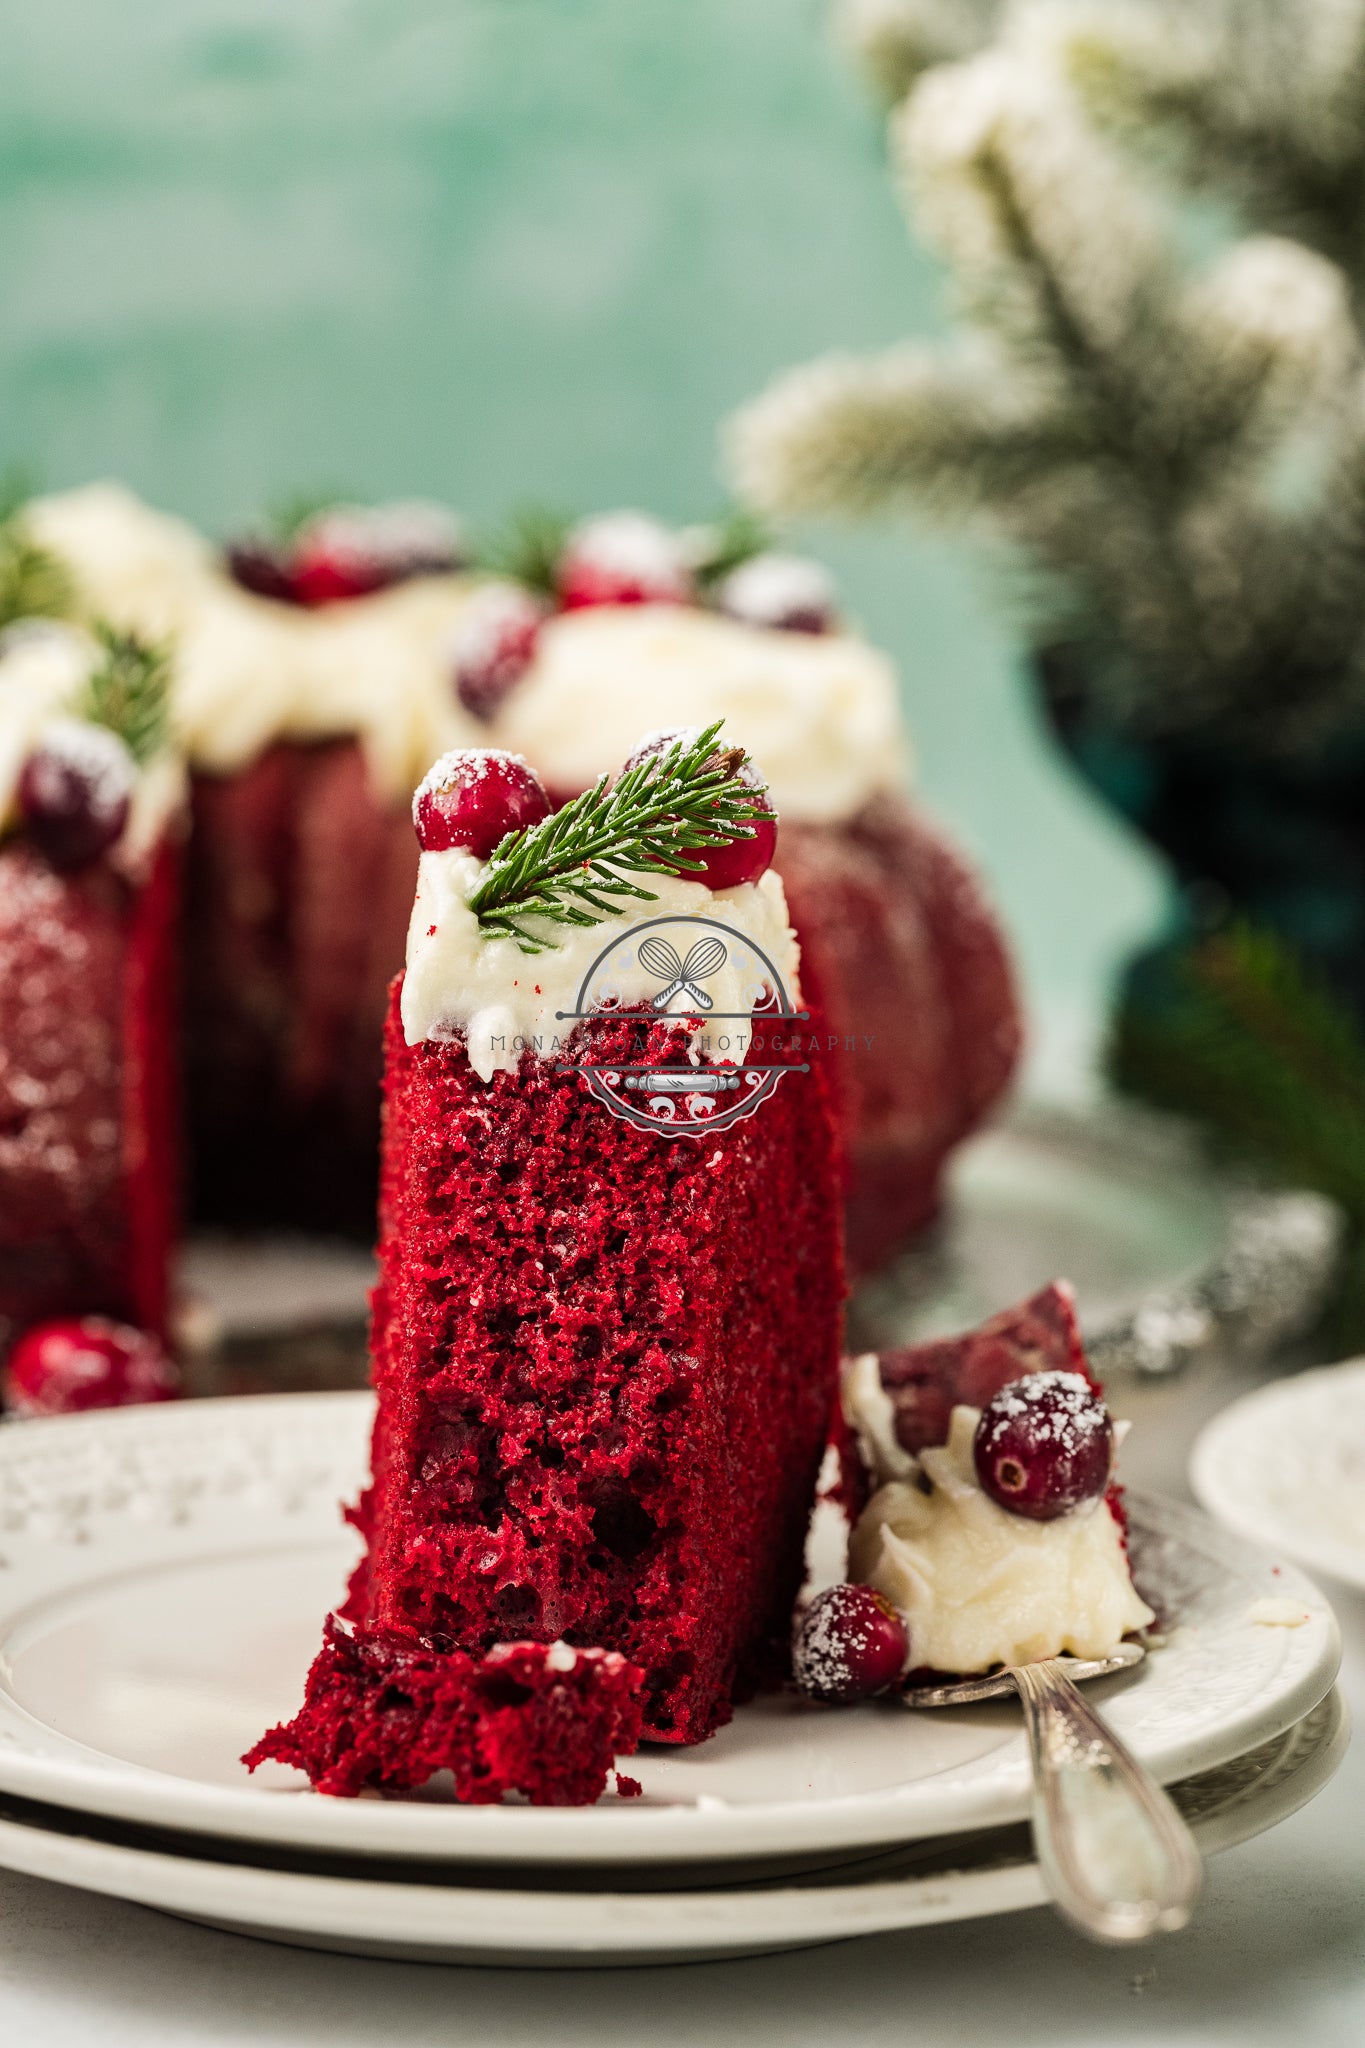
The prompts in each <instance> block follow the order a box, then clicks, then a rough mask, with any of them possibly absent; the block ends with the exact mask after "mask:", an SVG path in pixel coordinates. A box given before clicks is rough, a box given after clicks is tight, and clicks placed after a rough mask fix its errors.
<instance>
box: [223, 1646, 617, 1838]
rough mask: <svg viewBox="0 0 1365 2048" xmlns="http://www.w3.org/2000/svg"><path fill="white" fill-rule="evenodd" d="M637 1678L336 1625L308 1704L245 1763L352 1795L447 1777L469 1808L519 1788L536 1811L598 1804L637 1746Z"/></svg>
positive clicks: (542, 1653) (610, 1664) (532, 1651)
mask: <svg viewBox="0 0 1365 2048" xmlns="http://www.w3.org/2000/svg"><path fill="white" fill-rule="evenodd" d="M641 1676H642V1674H641V1673H640V1671H639V1670H638V1668H637V1667H636V1666H635V1665H633V1664H631V1663H629V1662H628V1661H627V1659H626V1658H624V1657H621V1656H618V1655H616V1654H615V1653H613V1652H612V1651H607V1650H573V1649H570V1648H569V1647H568V1646H567V1645H566V1644H564V1643H551V1644H548V1645H547V1644H544V1643H520V1642H519V1643H502V1644H499V1645H498V1646H497V1647H496V1648H494V1649H492V1650H490V1651H489V1652H488V1653H487V1655H485V1656H481V1657H478V1656H475V1657H471V1656H466V1655H465V1654H464V1653H463V1652H461V1651H458V1650H454V1651H448V1652H445V1653H439V1652H436V1651H433V1650H427V1649H423V1648H422V1647H421V1646H420V1645H418V1644H414V1643H413V1642H412V1641H411V1640H408V1639H404V1638H401V1637H395V1636H391V1635H387V1634H384V1633H382V1632H376V1631H365V1630H358V1631H357V1632H356V1633H355V1634H354V1635H352V1634H349V1633H348V1632H347V1630H346V1629H345V1628H343V1627H342V1626H341V1625H340V1624H339V1623H338V1622H337V1621H336V1620H331V1621H329V1622H328V1624H327V1630H326V1634H325V1637H324V1640H323V1645H322V1648H321V1650H320V1651H319V1652H318V1655H317V1657H316V1659H315V1660H314V1663H313V1668H312V1670H311V1671H310V1672H309V1674H308V1681H307V1686H306V1689H305V1694H304V1703H303V1706H302V1707H301V1709H300V1710H299V1712H298V1713H297V1714H296V1715H295V1717H294V1719H293V1720H292V1721H289V1722H286V1723H284V1724H283V1725H282V1726H280V1727H277V1728H272V1729H271V1730H270V1731H269V1733H268V1734H266V1735H264V1736H262V1738H261V1740H260V1741H259V1742H258V1743H257V1744H256V1745H255V1747H254V1748H253V1749H250V1750H248V1752H247V1754H246V1755H245V1756H244V1757H243V1759H242V1761H243V1763H244V1764H246V1766H247V1767H248V1769H249V1770H253V1771H254V1770H255V1769H256V1767H257V1765H258V1764H262V1763H265V1762H266V1761H267V1760H270V1761H273V1762H275V1763H282V1764H290V1765H292V1766H293V1767H294V1769H296V1770H300V1771H304V1772H305V1773H306V1774H307V1776H308V1778H309V1779H310V1781H311V1782H312V1783H313V1785H314V1786H316V1788H317V1790H318V1791H319V1792H328V1793H331V1794H333V1795H334V1796H335V1797H339V1798H344V1799H353V1798H355V1797H356V1796H357V1794H359V1793H361V1792H364V1791H366V1790H368V1789H370V1788H377V1789H378V1790H380V1791H385V1792H406V1791H411V1790H412V1789H413V1788H414V1787H415V1786H418V1785H424V1784H425V1783H426V1782H427V1780H428V1779H429V1778H431V1777H434V1776H435V1774H436V1772H438V1771H450V1772H451V1773H452V1775H453V1777H454V1780H455V1796H456V1798H457V1799H459V1800H460V1801H462V1802H463V1803H465V1804H468V1805H482V1806H487V1805H492V1804H493V1803H495V1802H496V1801H497V1800H500V1799H502V1798H503V1797H504V1795H505V1794H507V1793H509V1792H518V1793H520V1794H521V1795H522V1797H523V1798H526V1799H529V1800H530V1801H531V1802H532V1804H533V1805H536V1806H590V1805H591V1804H592V1803H593V1801H594V1800H595V1799H599V1798H600V1797H601V1795H602V1793H603V1792H604V1791H605V1790H606V1786H607V1776H608V1773H609V1771H610V1770H611V1767H612V1762H613V1759H614V1758H616V1757H618V1756H627V1755H629V1754H630V1753H631V1751H633V1750H634V1748H635V1746H636V1743H637V1741H638V1739H639V1732H640V1698H639V1688H640V1680H641ZM626 1782H628V1783H629V1782H633V1781H630V1780H627V1781H626ZM637 1789H638V1788H637Z"/></svg>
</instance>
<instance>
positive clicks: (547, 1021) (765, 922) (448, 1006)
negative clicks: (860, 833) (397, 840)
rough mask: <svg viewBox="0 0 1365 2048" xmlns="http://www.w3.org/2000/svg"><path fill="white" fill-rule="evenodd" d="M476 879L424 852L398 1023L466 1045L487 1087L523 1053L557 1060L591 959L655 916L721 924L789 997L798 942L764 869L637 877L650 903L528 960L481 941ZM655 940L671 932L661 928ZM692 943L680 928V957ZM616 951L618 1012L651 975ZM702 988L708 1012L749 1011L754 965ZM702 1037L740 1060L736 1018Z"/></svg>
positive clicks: (778, 888) (474, 863)
mask: <svg viewBox="0 0 1365 2048" xmlns="http://www.w3.org/2000/svg"><path fill="white" fill-rule="evenodd" d="M483 875H484V863H483V862H482V861H480V860H477V859H476V858H475V856H474V855H473V854H472V853H468V852H466V851H464V850H462V849H459V848H452V849H451V850H450V851H448V852H445V853H424V854H423V855H422V859H421V863H420V865H419V869H418V877H417V897H416V900H415V902H414V904H413V909H412V923H411V925H410V926H409V929H408V958H407V972H406V974H405V976H404V980H403V996H402V1015H403V1031H404V1035H405V1037H406V1038H407V1041H408V1044H409V1045H416V1044H417V1043H419V1042H420V1041H421V1040H423V1039H445V1040H450V1039H454V1038H460V1037H462V1038H464V1039H465V1041H466V1043H467V1045H468V1048H469V1059H470V1064H471V1066H472V1067H473V1068H474V1071H475V1072H476V1073H477V1074H478V1075H479V1076H480V1077H481V1079H483V1080H485V1081H487V1080H489V1079H491V1077H492V1075H493V1074H494V1073H496V1072H498V1071H499V1070H502V1071H504V1072H510V1071H512V1070H513V1069H515V1067H516V1066H517V1064H518V1062H519V1060H520V1058H521V1055H522V1052H523V1051H524V1050H526V1049H528V1048H529V1049H531V1050H533V1051H537V1052H539V1053H540V1054H541V1056H542V1057H545V1058H554V1057H556V1056H557V1054H558V1052H559V1050H560V1048H561V1047H562V1046H563V1045H564V1044H565V1042H566V1041H567V1039H568V1037H569V1035H570V1033H571V1032H572V1031H573V1029H574V1019H573V1017H572V1016H571V1015H567V1014H565V1013H570V1012H573V1011H575V1010H576V1009H577V1008H578V997H579V991H580V989H581V988H582V986H583V983H584V979H585V977H586V976H587V975H588V974H589V972H590V970H591V968H592V966H593V963H594V962H595V961H596V960H597V959H598V957H599V956H600V955H601V954H602V953H603V952H604V951H605V950H606V949H607V948H608V947H610V946H611V945H612V943H613V941H614V940H617V939H619V938H620V937H621V936H622V934H623V933H625V932H628V931H629V930H630V929H631V927H632V926H635V925H640V924H643V923H646V922H649V921H651V920H653V919H656V918H661V917H684V918H686V917H693V918H694V917H705V918H710V919H712V920H713V921H714V922H716V923H718V924H721V925H725V926H728V927H729V928H730V929H731V930H732V931H734V932H735V933H736V934H737V935H738V936H739V937H740V938H743V939H747V940H748V941H750V942H751V943H752V944H753V945H754V946H756V947H758V948H760V949H761V950H762V952H763V953H764V954H766V955H767V957H768V958H769V959H770V960H771V961H772V963H773V965H774V967H775V968H776V970H777V972H778V974H779V975H780V976H781V978H782V982H783V986H784V988H785V991H786V994H787V996H788V998H789V999H790V1001H791V1002H792V1003H795V1002H796V1001H797V998H798V991H799V956H798V953H797V946H796V938H795V934H794V933H793V932H792V929H791V925H790V924H789V922H788V919H787V900H786V897H785V896H784V895H783V893H782V884H781V882H780V881H779V880H778V878H777V876H776V875H775V874H773V873H772V872H771V871H769V872H768V873H767V874H765V875H763V876H761V877H760V879H759V880H758V881H757V882H756V883H745V884H743V885H742V886H741V887H739V888H737V889H720V890H711V889H708V888H706V887H705V885H704V884H703V883H701V882H688V881H684V880H682V879H681V878H679V877H677V876H673V875H659V876H657V877H637V878H636V879H638V880H640V881H641V883H642V886H645V887H647V888H649V889H650V890H651V891H652V892H653V894H654V897H655V901H654V902H652V903H631V904H629V905H628V907H627V908H626V909H625V910H623V911H622V913H621V914H620V915H619V916H616V917H611V918H606V919H604V920H603V922H602V923H601V924H595V925H589V926H585V927H581V928H580V927H575V926H565V927H562V928H557V929H556V933H555V935H556V937H557V938H558V939H560V940H561V943H559V944H557V945H556V946H554V947H553V948H551V950H550V951H548V952H544V953H535V954H527V953H523V952H522V951H521V949H520V947H519V946H518V945H517V943H516V941H515V940H514V939H510V938H485V937H484V936H483V934H482V932H481V930H480V927H479V924H478V920H477V919H476V918H475V916H474V913H473V912H472V911H471V910H470V908H469V899H470V897H471V896H472V895H473V893H474V891H475V889H477V887H478V885H479V883H480V881H481V880H482V879H483ZM663 935H664V936H665V937H667V936H668V935H669V934H668V932H667V929H666V928H665V930H664V933H663ZM696 935H697V934H696V932H695V930H693V931H691V933H690V934H689V932H688V928H687V927H685V926H684V927H680V928H679V936H680V937H681V939H682V944H683V947H684V949H685V947H686V945H687V943H688V939H689V936H690V937H693V938H695V937H696ZM622 950H623V959H622V961H621V962H620V963H618V962H617V961H616V960H615V959H613V968H612V974H611V986H612V988H613V990H614V992H615V993H616V994H617V996H618V997H619V999H620V1001H621V1002H622V1003H625V1004H629V1003H636V1002H647V1001H650V1000H652V999H653V997H654V996H655V995H657V994H658V993H659V980H658V977H657V976H656V975H654V974H653V973H651V972H650V970H649V969H648V968H646V967H644V966H642V965H641V964H640V963H639V962H638V961H637V960H636V959H635V955H634V949H633V948H630V949H622ZM734 950H737V951H740V952H742V951H743V949H734ZM706 992H707V993H708V994H709V995H710V996H711V998H712V1002H713V1006H714V1008H715V1009H716V1010H717V1011H718V1012H727V1011H728V1012H740V1011H744V1012H747V1011H749V1010H750V1009H751V1008H752V1005H753V1001H754V997H755V991H754V985H753V973H752V969H750V970H749V971H748V972H746V971H745V969H744V967H743V965H742V962H739V961H736V960H735V959H734V958H733V957H731V958H730V959H728V960H727V961H726V963H725V965H724V966H723V967H722V968H721V969H720V970H719V971H717V972H716V973H714V974H710V975H708V976H707V979H706ZM669 1009H670V1011H672V1012H676V1013H686V1012H687V1011H688V1009H689V1004H688V1000H687V998H686V996H685V995H681V994H680V995H679V996H678V997H677V998H676V999H675V1000H674V1001H673V1002H672V1003H670V1005H669ZM703 1030H704V1031H705V1032H706V1033H707V1035H708V1036H709V1037H711V1038H712V1039H713V1040H715V1041H716V1042H717V1043H718V1041H719V1036H720V1035H721V1033H722V1031H723V1033H724V1035H726V1036H728V1037H729V1038H730V1039H731V1040H732V1041H733V1043H732V1046H731V1048H730V1049H729V1050H728V1052H726V1051H722V1052H721V1053H720V1054H719V1056H720V1057H722V1058H724V1057H730V1058H733V1059H734V1060H736V1061H737V1062H738V1061H739V1060H741V1059H742V1058H743V1053H744V1046H745V1043H747V1032H746V1027H745V1025H744V1024H743V1022H742V1021H741V1020H739V1019H738V1018H732V1019H730V1020H728V1021H727V1022H726V1023H725V1025H724V1026H723V1027H722V1026H721V1025H719V1024H717V1025H714V1026H709V1027H703Z"/></svg>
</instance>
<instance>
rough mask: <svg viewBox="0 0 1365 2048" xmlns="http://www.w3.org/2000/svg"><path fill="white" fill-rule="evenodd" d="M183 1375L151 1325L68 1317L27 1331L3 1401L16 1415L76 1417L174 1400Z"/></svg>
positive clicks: (8, 1369) (8, 1371)
mask: <svg viewBox="0 0 1365 2048" xmlns="http://www.w3.org/2000/svg"><path fill="white" fill-rule="evenodd" d="M179 1392H180V1375H179V1373H178V1372H177V1371H176V1368H175V1365H174V1363H173V1361H172V1360H171V1359H170V1357H169V1356H168V1355H167V1353H166V1350H165V1347H164V1346H163V1345H162V1344H161V1343H160V1342H159V1340H158V1339H157V1338H155V1337H153V1336H152V1335H151V1334H150V1333H149V1332H148V1331H146V1330H135V1329H133V1328H132V1327H131V1325H129V1324H128V1323H116V1322H111V1321H110V1319H109V1318H108V1317H107V1316H79V1317H63V1318H61V1319H60V1320H58V1321H55V1322H50V1323H37V1324H35V1325H34V1327H33V1328H32V1329H30V1330H25V1332H24V1334H23V1336H22V1337H20V1338H19V1340H18V1342H17V1343H16V1344H15V1346H14V1349H13V1350H12V1351H11V1353H10V1355H9V1359H8V1361H7V1363H6V1366H5V1372H4V1394H5V1406H6V1407H7V1408H8V1409H10V1410H11V1412H12V1413H14V1414H15V1415H28V1416H33V1415H75V1414H78V1413H79V1412H80V1411H81V1410H83V1409H86V1408H128V1407H133V1406H135V1405H136V1404H138V1403H140V1402H143V1401H173V1400H174V1399H175V1398H176V1396H177V1395H178V1394H179Z"/></svg>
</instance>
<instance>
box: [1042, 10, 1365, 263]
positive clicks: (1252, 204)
mask: <svg viewBox="0 0 1365 2048" xmlns="http://www.w3.org/2000/svg"><path fill="white" fill-rule="evenodd" d="M1016 24H1017V33H1019V35H1020V39H1021V41H1023V42H1024V43H1026V44H1027V45H1028V46H1029V47H1030V48H1032V49H1033V50H1034V52H1035V55H1038V54H1042V53H1044V52H1046V53H1047V54H1049V55H1050V56H1051V57H1052V58H1053V60H1054V61H1055V63H1056V64H1057V66H1058V68H1059V70H1060V71H1061V72H1062V74H1063V75H1065V76H1066V78H1067V79H1068V80H1069V81H1070V83H1071V84H1072V85H1073V86H1074V88H1075V90H1076V91H1077V93H1078V94H1079V96H1080V98H1081V100H1082V102H1083V103H1084V104H1085V105H1086V107H1087V108H1088V109H1089V111H1090V112H1091V114H1092V115H1093V116H1094V117H1095V118H1096V119H1097V120H1099V121H1102V122H1104V123H1106V124H1107V125H1108V126H1110V127H1111V128H1112V129H1114V130H1115V132H1117V133H1119V134H1121V135H1122V136H1123V137H1124V138H1125V139H1126V140H1127V141H1128V142H1130V143H1135V144H1137V145H1138V146H1140V147H1141V148H1142V149H1144V150H1145V151H1147V152H1149V153H1150V152H1151V151H1152V150H1153V148H1154V147H1155V148H1156V149H1157V150H1159V151H1162V152H1164V153H1165V155H1166V157H1167V159H1170V158H1171V157H1173V158H1174V161H1175V163H1176V165H1177V167H1178V169H1179V171H1180V173H1181V174H1182V175H1183V177H1184V178H1185V179H1186V180H1187V181H1188V182H1189V183H1190V184H1191V185H1193V186H1195V187H1198V188H1201V189H1206V190H1215V191H1218V192H1220V193H1223V192H1228V193H1230V194H1231V195H1232V197H1233V198H1234V200H1235V201H1236V202H1237V203H1238V204H1239V205H1240V207H1241V208H1242V210H1243V212H1244V214H1245V216H1246V218H1247V219H1248V220H1249V221H1250V222H1252V223H1253V224H1255V225H1258V226H1265V227H1270V228H1274V229H1277V230H1281V231H1283V232H1285V233H1289V234H1294V235H1297V236H1299V237H1301V238H1302V239H1304V240H1306V241H1309V242H1311V243H1312V244H1313V246H1315V247H1316V248H1319V249H1321V250H1323V251H1325V252H1326V253H1327V254H1329V255H1331V256H1333V257H1335V258H1336V259H1337V260H1339V261H1341V262H1342V263H1344V264H1345V265H1346V267H1347V268H1348V270H1349V271H1350V272H1351V273H1352V276H1353V277H1354V278H1356V279H1359V277H1360V274H1361V271H1362V268H1363V267H1365V239H1363V237H1365V0H1309V4H1303V5H1289V4H1286V0H1206V4H1204V5H1201V6H1199V7H1197V8H1191V7H1189V6H1188V5H1184V4H1175V0H1166V4H1161V5H1148V4H1143V5H1140V6H1139V5H1134V4H1132V0H1127V4H1123V5H1118V6H1108V5H1104V6H1097V5H1094V4H1079V5H1073V4H1063V5H1059V6H1053V5H1043V6H1040V7H1035V8H1027V9H1024V10H1022V11H1021V13H1020V15H1019V16H1018V17H1017V18H1016Z"/></svg>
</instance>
